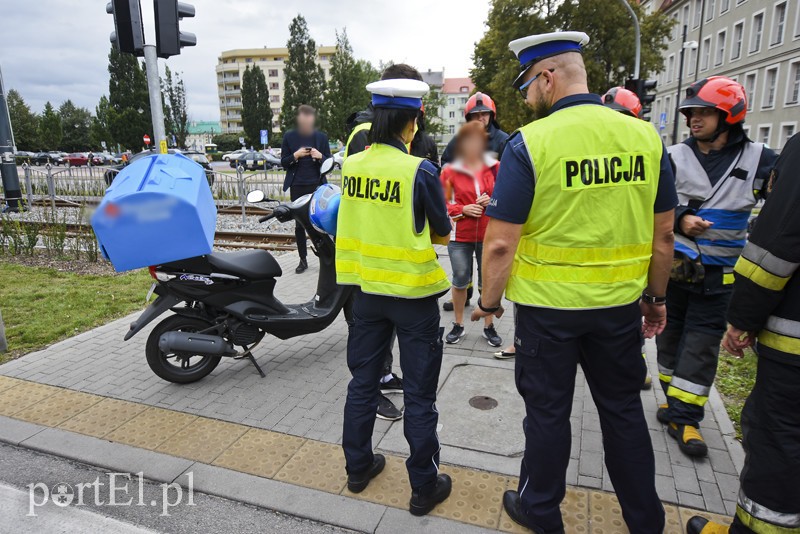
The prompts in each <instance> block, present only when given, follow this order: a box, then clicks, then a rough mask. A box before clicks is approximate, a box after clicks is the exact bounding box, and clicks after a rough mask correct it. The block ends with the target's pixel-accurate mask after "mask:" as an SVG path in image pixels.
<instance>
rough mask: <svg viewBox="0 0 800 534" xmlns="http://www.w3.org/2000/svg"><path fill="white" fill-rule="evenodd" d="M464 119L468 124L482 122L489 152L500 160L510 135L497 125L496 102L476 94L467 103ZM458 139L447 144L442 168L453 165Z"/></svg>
mask: <svg viewBox="0 0 800 534" xmlns="http://www.w3.org/2000/svg"><path fill="white" fill-rule="evenodd" d="M464 117H465V118H466V119H467V122H470V121H481V122H482V123H483V125H484V127H485V128H486V132H487V133H488V134H489V143H488V150H489V152H493V154H492V157H494V158H496V159H498V160H499V159H500V156H501V155H502V153H503V148H505V146H506V140H507V139H508V134H507V133H506V132H504V131H503V130H501V129H500V126H499V125H498V124H497V106H495V103H494V100H492V98H491V97H490V96H489V95H487V94H484V93H475V94H474V95H472V96H471V97H470V98H469V100H468V101H467V105H466V107H465V108H464ZM455 150H456V138H455V137H454V138H452V139H451V140H450V142H449V143H447V148H445V149H444V153H443V154H442V166H444V165H447V164H448V163H452V162H453V160H454V159H455Z"/></svg>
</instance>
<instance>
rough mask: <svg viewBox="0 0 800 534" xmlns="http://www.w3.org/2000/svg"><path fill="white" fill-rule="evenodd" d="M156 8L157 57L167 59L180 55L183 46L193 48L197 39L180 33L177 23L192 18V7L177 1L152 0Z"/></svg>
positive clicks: (191, 35) (189, 34)
mask: <svg viewBox="0 0 800 534" xmlns="http://www.w3.org/2000/svg"><path fill="white" fill-rule="evenodd" d="M154 2H155V8H156V50H157V51H158V57H163V58H168V57H170V56H177V55H178V54H180V53H181V48H183V47H184V46H195V45H196V44H197V37H195V35H194V34H193V33H189V32H182V31H181V30H180V27H179V22H180V20H181V19H183V18H185V17H194V6H193V5H191V4H187V3H184V2H178V1H177V0H154Z"/></svg>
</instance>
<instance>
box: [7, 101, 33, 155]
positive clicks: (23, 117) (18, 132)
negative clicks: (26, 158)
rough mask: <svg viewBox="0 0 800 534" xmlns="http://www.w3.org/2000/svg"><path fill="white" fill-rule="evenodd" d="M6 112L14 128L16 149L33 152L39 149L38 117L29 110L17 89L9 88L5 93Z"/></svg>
mask: <svg viewBox="0 0 800 534" xmlns="http://www.w3.org/2000/svg"><path fill="white" fill-rule="evenodd" d="M6 101H7V103H8V114H9V116H10V117H11V127H12V128H13V130H14V142H15V143H16V144H17V150H27V151H29V152H33V151H36V150H39V139H38V131H37V130H38V126H39V117H38V116H37V115H36V113H34V112H32V111H31V108H30V106H29V105H28V104H26V103H25V100H24V99H23V98H22V95H21V94H19V92H18V91H16V90H14V89H11V90H9V91H8V94H7V95H6Z"/></svg>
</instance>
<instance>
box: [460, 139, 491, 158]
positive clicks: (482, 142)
mask: <svg viewBox="0 0 800 534" xmlns="http://www.w3.org/2000/svg"><path fill="white" fill-rule="evenodd" d="M459 152H460V154H459V155H460V156H461V157H462V158H463V159H465V160H467V161H475V160H478V159H483V154H484V153H485V152H486V139H485V138H484V137H483V136H480V135H470V136H468V137H466V138H465V139H464V140H462V141H461V145H460V150H459Z"/></svg>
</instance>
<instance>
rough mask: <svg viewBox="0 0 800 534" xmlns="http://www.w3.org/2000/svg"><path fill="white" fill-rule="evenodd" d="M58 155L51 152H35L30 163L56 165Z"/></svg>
mask: <svg viewBox="0 0 800 534" xmlns="http://www.w3.org/2000/svg"><path fill="white" fill-rule="evenodd" d="M58 160H59V156H54V155H53V153H52V152H37V153H36V154H34V155H33V157H32V158H31V164H32V165H46V164H48V163H49V164H51V165H58Z"/></svg>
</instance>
